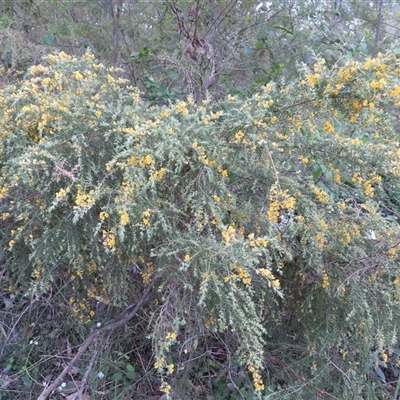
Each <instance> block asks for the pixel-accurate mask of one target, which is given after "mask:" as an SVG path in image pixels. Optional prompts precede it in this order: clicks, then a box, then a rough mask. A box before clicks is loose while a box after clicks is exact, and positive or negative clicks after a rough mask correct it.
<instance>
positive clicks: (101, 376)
mask: <svg viewBox="0 0 400 400" xmlns="http://www.w3.org/2000/svg"><path fill="white" fill-rule="evenodd" d="M97 376H98V377H99V379H103V378H104V374H103V372H101V371H100V372H99V373H98V374H97Z"/></svg>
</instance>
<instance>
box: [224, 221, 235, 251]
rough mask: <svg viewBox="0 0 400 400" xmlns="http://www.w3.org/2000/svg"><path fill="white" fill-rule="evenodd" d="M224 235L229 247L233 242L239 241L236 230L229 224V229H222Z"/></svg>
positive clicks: (226, 244)
mask: <svg viewBox="0 0 400 400" xmlns="http://www.w3.org/2000/svg"><path fill="white" fill-rule="evenodd" d="M222 237H223V238H224V240H225V246H226V247H228V246H229V245H230V244H231V243H235V242H237V236H236V230H235V228H234V227H233V226H231V225H229V227H228V229H225V230H223V231H222Z"/></svg>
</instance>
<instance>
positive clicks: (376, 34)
mask: <svg viewBox="0 0 400 400" xmlns="http://www.w3.org/2000/svg"><path fill="white" fill-rule="evenodd" d="M382 6H383V0H379V5H378V24H377V26H376V30H375V40H374V48H373V50H372V57H375V56H376V53H377V52H378V43H379V36H380V34H381V25H382Z"/></svg>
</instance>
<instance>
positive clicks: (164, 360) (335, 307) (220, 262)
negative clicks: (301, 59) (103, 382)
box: [0, 53, 400, 398]
mask: <svg viewBox="0 0 400 400" xmlns="http://www.w3.org/2000/svg"><path fill="white" fill-rule="evenodd" d="M119 73H120V71H119V70H117V69H113V68H106V67H105V66H103V65H102V64H99V63H97V62H96V60H94V59H93V57H92V56H91V55H90V54H87V55H85V56H83V57H82V58H80V59H77V58H73V57H71V56H68V55H66V54H65V53H60V54H58V55H50V56H48V57H47V58H46V59H45V60H44V62H43V63H42V64H40V65H37V66H34V67H32V68H31V69H30V70H29V72H28V74H27V76H26V77H25V79H21V80H20V81H19V82H18V83H16V84H15V85H11V84H10V85H5V86H3V87H2V88H1V96H0V102H1V104H0V105H1V107H0V110H1V111H0V112H1V113H2V115H1V120H0V121H1V122H0V140H1V146H0V165H1V176H0V217H1V221H0V229H1V231H2V236H1V237H0V243H1V248H2V249H3V251H4V254H5V255H4V257H3V259H2V263H3V269H4V270H5V274H6V276H7V279H8V282H9V287H8V289H7V290H8V295H11V294H13V293H22V294H24V295H28V294H31V295H32V296H33V298H40V296H42V295H44V294H48V293H52V292H58V291H61V292H62V293H64V296H65V297H66V298H68V301H69V308H70V317H71V318H73V319H75V320H76V321H77V322H79V323H80V324H81V325H85V324H86V325H88V326H90V323H91V322H92V321H93V320H94V317H95V313H96V304H98V303H101V304H103V305H106V306H108V307H110V309H112V307H121V306H125V305H127V304H131V303H134V302H135V301H136V300H137V299H138V298H139V297H140V293H141V292H142V291H143V290H144V288H145V287H146V286H147V285H150V284H153V285H155V287H156V292H155V294H154V296H153V297H154V299H153V300H152V302H151V304H150V305H149V306H148V310H147V312H146V314H145V315H146V318H148V321H147V322H148V328H147V329H148V331H147V332H146V334H147V335H151V337H152V348H153V351H154V357H155V360H154V361H155V363H154V370H155V371H156V372H158V373H159V374H161V376H162V377H163V378H162V382H161V386H160V388H161V390H162V391H164V392H165V393H169V392H170V391H171V388H172V389H173V390H178V391H179V390H180V391H182V392H185V390H189V389H188V388H187V387H185V386H184V385H183V383H182V382H185V379H188V378H187V376H189V375H190V374H195V375H196V376H198V377H199V378H198V379H199V380H200V381H202V382H204V379H203V380H202V378H201V373H202V372H201V371H200V369H199V365H200V364H201V363H204V362H206V361H204V360H214V364H207V365H208V368H209V369H212V370H213V371H214V372H215V370H217V369H218V368H220V369H221V368H223V369H224V371H228V374H227V375H228V376H230V378H229V379H230V381H231V383H232V385H233V387H235V388H236V389H238V387H237V385H243V384H245V383H244V382H245V381H243V379H245V378H243V376H247V374H248V377H249V379H252V380H253V384H254V386H253V389H254V393H253V394H252V396H256V394H257V393H258V394H259V395H260V396H261V393H263V392H265V393H267V392H268V390H269V391H270V392H271V393H273V392H276V393H278V392H279V396H280V397H279V398H283V397H282V396H285V395H287V396H288V397H290V396H291V393H292V391H294V392H295V393H296V396H297V397H296V398H300V397H298V396H303V395H304V396H305V397H306V396H309V395H310V393H320V394H323V392H327V393H330V394H332V395H334V396H340V397H341V398H351V397H352V396H353V397H352V398H357V396H358V398H361V396H363V395H365V393H366V391H368V390H370V389H369V387H370V385H369V383H368V382H369V381H370V380H374V379H376V380H377V382H378V383H379V379H380V380H382V379H386V378H385V377H386V375H385V371H386V368H388V369H389V364H388V363H387V362H388V358H389V357H392V354H393V351H394V350H393V351H392V350H387V349H389V348H390V349H395V348H396V346H397V340H398V338H397V321H398V318H399V283H400V280H399V278H398V272H397V266H398V263H399V251H400V229H399V225H398V221H397V219H398V198H399V190H400V184H399V175H400V144H399V142H398V141H397V140H398V139H397V136H398V132H397V131H396V128H397V125H396V123H397V119H396V118H397V112H398V107H399V105H400V59H398V58H397V57H395V56H394V55H392V54H388V55H379V56H378V57H377V58H376V59H370V60H367V61H365V62H356V61H344V62H343V63H341V64H339V65H335V66H333V67H332V68H327V67H326V65H325V62H324V60H316V62H315V65H314V67H313V70H305V71H304V79H302V80H300V81H299V82H293V83H291V84H290V85H287V86H285V87H278V86H276V85H274V84H273V83H270V84H268V85H267V86H266V87H265V89H264V90H263V91H262V92H261V93H258V94H256V95H254V96H253V97H251V98H249V99H247V100H243V99H238V98H234V97H232V96H228V98H227V99H226V100H224V101H222V102H221V103H220V104H213V103H212V102H210V101H208V100H206V101H203V102H202V103H201V104H195V103H194V101H193V100H192V99H191V98H189V99H187V101H180V102H178V103H175V104H171V105H170V106H169V107H154V106H153V107H149V106H148V105H147V104H146V103H145V102H143V101H142V100H141V97H140V93H139V92H138V91H137V90H136V89H135V88H132V87H130V86H129V84H128V82H126V81H125V80H124V79H122V78H120V77H119ZM213 346H214V348H215V347H217V348H218V349H219V352H217V353H218V355H215V354H214V353H213V351H212V347H213ZM218 357H219V358H218ZM384 357H386V359H385V358H384ZM216 358H218V362H217V363H216V364H215V359H216ZM207 362H208V361H207ZM210 365H212V366H210ZM393 365H394V364H393V363H391V364H390V369H391V370H392V369H393V368H395V367H394V366H393ZM217 366H219V367H218V368H217ZM374 368H375V371H374ZM238 369H239V370H241V371H242V374H241V375H240V374H238ZM234 372H235V374H236V375H235V376H236V377H232V376H233V375H234ZM188 374H189V375H188ZM205 375H206V374H205ZM240 377H241V378H240ZM172 378H174V379H172ZM173 382H181V383H179V384H176V388H174V383H173ZM297 386H298V387H297ZM182 387H183V389H182ZM385 388H386V389H387V386H385V387H382V388H381V391H383V390H386V389H385ZM253 389H252V390H253ZM378 389H379V388H378ZM378 389H377V390H378ZM246 390H250V389H249V388H248V387H247V389H246ZM299 393H300V394H299Z"/></svg>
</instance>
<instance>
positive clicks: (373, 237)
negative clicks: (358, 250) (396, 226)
mask: <svg viewBox="0 0 400 400" xmlns="http://www.w3.org/2000/svg"><path fill="white" fill-rule="evenodd" d="M365 237H366V238H367V239H370V240H376V235H375V232H374V231H373V230H372V229H370V230H369V231H367V233H366V234H365Z"/></svg>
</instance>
